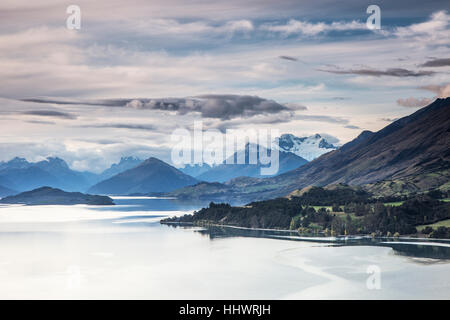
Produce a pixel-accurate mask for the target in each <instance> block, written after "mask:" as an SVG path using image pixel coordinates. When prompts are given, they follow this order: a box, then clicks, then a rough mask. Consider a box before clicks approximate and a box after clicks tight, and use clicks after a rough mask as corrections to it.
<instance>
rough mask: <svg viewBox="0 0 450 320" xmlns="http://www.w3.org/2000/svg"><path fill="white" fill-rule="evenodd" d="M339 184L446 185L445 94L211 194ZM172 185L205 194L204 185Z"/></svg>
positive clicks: (393, 188)
mask: <svg viewBox="0 0 450 320" xmlns="http://www.w3.org/2000/svg"><path fill="white" fill-rule="evenodd" d="M338 183H345V184H349V185H361V186H364V188H366V189H367V190H369V191H372V192H374V193H380V194H389V193H391V194H392V193H402V192H421V191H425V190H430V189H433V188H442V189H449V188H450V98H445V99H437V100H436V101H435V102H433V103H432V104H430V105H428V106H427V107H424V108H422V109H420V110H418V111H416V112H415V113H413V114H411V115H409V116H407V117H404V118H401V119H399V120H397V121H395V122H393V123H391V124H390V125H388V126H386V127H385V128H383V129H381V130H380V131H378V132H370V131H363V132H362V133H361V134H360V135H359V136H358V137H357V138H356V139H354V140H353V141H351V142H349V143H347V144H345V145H344V146H342V147H341V148H339V149H337V150H334V151H331V152H329V153H326V154H324V155H322V156H320V157H319V158H317V159H315V160H313V161H311V162H309V163H307V164H305V165H303V166H301V167H300V168H298V169H295V170H292V171H289V172H286V173H284V174H281V175H278V176H275V177H271V178H265V179H257V178H239V179H237V180H236V179H235V180H231V181H228V182H227V183H225V184H221V185H217V184H215V185H214V188H213V189H212V190H213V191H212V193H214V194H218V193H222V194H228V195H229V196H231V197H233V196H237V195H239V196H240V197H242V196H246V197H248V198H249V199H252V200H258V199H269V198H275V197H280V196H286V195H287V194H289V193H291V192H293V191H295V190H297V189H302V188H304V187H307V186H309V185H315V186H326V185H329V184H338ZM198 188H199V189H201V190H202V193H200V192H197V190H196V189H195V188H193V187H189V188H185V189H184V190H177V192H176V194H177V195H178V196H182V197H189V196H195V197H203V198H205V197H208V190H209V188H207V187H205V186H204V185H203V186H199V187H198Z"/></svg>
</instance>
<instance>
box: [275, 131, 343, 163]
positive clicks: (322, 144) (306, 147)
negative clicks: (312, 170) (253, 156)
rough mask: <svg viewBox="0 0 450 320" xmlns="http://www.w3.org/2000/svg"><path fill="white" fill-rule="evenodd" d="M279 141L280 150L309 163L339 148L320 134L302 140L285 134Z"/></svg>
mask: <svg viewBox="0 0 450 320" xmlns="http://www.w3.org/2000/svg"><path fill="white" fill-rule="evenodd" d="M277 140H278V143H277V145H278V147H279V148H280V150H282V151H286V152H292V153H294V154H296V155H298V156H300V157H302V158H304V159H306V160H308V161H311V160H314V159H315V158H317V157H319V156H321V155H322V154H324V153H327V152H330V151H333V150H336V149H337V148H338V147H336V146H334V145H333V144H331V143H329V142H328V141H327V140H326V139H325V138H324V137H322V136H321V135H320V134H315V135H312V136H309V137H301V138H299V137H296V136H294V135H292V134H283V135H281V137H279V138H277Z"/></svg>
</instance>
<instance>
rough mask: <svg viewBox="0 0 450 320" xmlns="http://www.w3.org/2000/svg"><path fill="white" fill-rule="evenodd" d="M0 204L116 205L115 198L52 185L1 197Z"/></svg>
mask: <svg viewBox="0 0 450 320" xmlns="http://www.w3.org/2000/svg"><path fill="white" fill-rule="evenodd" d="M0 204H26V205H75V204H87V205H101V206H110V205H114V202H113V200H112V199H111V198H110V197H107V196H98V195H90V194H84V193H81V192H65V191H63V190H60V189H55V188H51V187H42V188H38V189H35V190H32V191H26V192H22V193H19V194H18V195H15V196H9V197H6V198H3V199H0Z"/></svg>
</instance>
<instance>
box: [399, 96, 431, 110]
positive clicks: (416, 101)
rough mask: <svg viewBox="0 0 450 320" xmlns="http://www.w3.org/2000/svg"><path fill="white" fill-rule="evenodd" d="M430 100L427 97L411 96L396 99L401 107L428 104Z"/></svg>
mask: <svg viewBox="0 0 450 320" xmlns="http://www.w3.org/2000/svg"><path fill="white" fill-rule="evenodd" d="M431 102H432V100H431V99H429V98H413V97H409V98H406V99H397V104H398V105H399V106H402V107H408V108H418V107H424V106H426V105H429V104H430V103H431Z"/></svg>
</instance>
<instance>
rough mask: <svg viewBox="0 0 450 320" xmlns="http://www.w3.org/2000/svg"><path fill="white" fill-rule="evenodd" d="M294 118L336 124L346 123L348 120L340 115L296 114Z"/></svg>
mask: <svg viewBox="0 0 450 320" xmlns="http://www.w3.org/2000/svg"><path fill="white" fill-rule="evenodd" d="M295 119H296V120H303V121H315V122H327V123H338V124H348V120H347V119H344V118H341V117H332V116H323V115H296V116H295Z"/></svg>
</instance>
